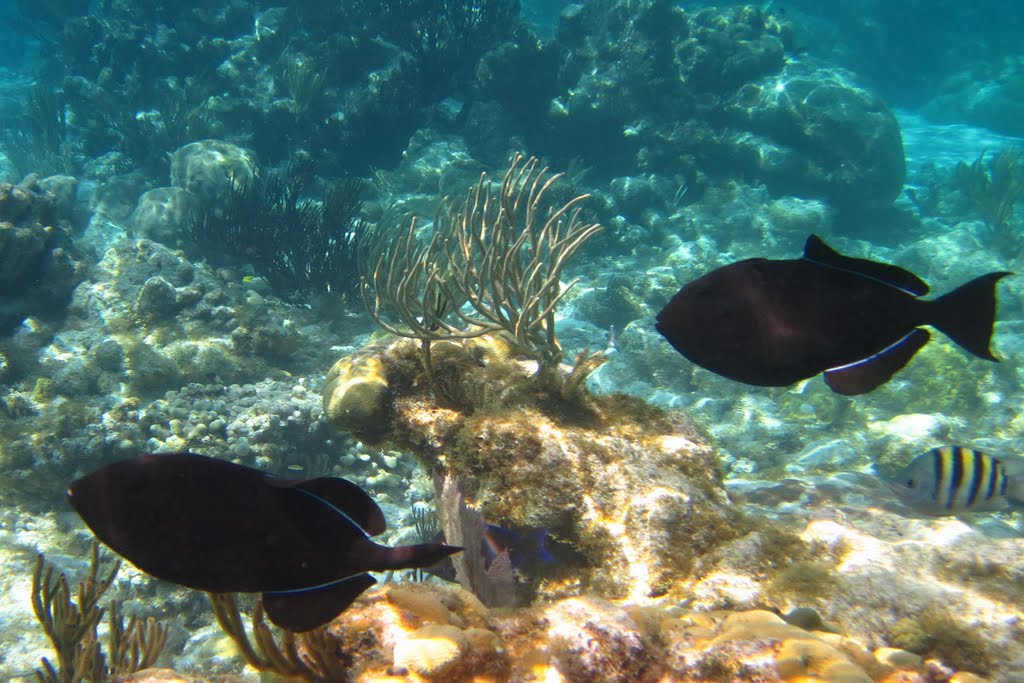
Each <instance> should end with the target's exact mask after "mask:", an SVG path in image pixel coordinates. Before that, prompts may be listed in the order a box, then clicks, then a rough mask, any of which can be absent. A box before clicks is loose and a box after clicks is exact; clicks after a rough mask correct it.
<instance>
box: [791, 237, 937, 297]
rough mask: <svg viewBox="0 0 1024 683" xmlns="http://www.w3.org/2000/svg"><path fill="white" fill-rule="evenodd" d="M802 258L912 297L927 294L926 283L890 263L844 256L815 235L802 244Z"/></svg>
mask: <svg viewBox="0 0 1024 683" xmlns="http://www.w3.org/2000/svg"><path fill="white" fill-rule="evenodd" d="M804 258H805V259H807V260H808V261H814V262H815V263H818V264H820V265H823V266H829V267H830V268H838V269H839V270H845V271H848V272H851V273H857V274H858V275H863V276H864V277H869V278H871V279H872V280H878V281H879V282H884V283H885V284H887V285H891V286H893V287H896V288H897V289H902V290H903V291H905V292H909V293H910V294H913V295H914V296H923V295H925V294H927V293H928V285H927V283H925V281H924V280H922V279H921V278H919V277H918V276H916V275H914V274H913V273H911V272H910V271H909V270H907V269H905V268H900V267H899V266H894V265H892V264H891V263H880V262H878V261H871V260H869V259H863V258H854V257H852V256H845V255H843V254H840V253H839V252H838V251H836V250H835V249H833V248H832V247H830V246H828V245H827V244H825V242H824V240H822V239H821V238H820V237H818V236H817V235H811V236H810V237H808V238H807V242H806V244H804Z"/></svg>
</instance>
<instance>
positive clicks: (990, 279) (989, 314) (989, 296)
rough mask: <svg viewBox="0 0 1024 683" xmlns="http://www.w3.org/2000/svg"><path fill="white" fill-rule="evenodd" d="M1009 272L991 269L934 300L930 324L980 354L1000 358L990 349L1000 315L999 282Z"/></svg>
mask: <svg viewBox="0 0 1024 683" xmlns="http://www.w3.org/2000/svg"><path fill="white" fill-rule="evenodd" d="M1007 275H1012V273H1008V272H996V273H989V274H988V275H982V276H981V277H979V278H975V279H974V280H971V281H970V282H968V283H967V284H965V285H963V286H961V287H958V288H957V289H954V290H953V291H952V292H950V293H949V294H946V295H944V296H940V297H939V298H938V299H935V300H934V301H933V302H931V304H932V307H933V310H932V313H931V318H932V319H931V320H930V321H929V324H931V325H933V326H934V327H936V328H937V329H939V330H941V331H942V332H943V333H944V334H945V335H946V336H947V337H949V338H950V339H952V340H953V341H954V342H956V343H957V344H958V345H959V346H961V347H962V348H964V349H966V350H967V351H970V352H971V353H973V354H974V355H975V356H978V357H979V358H984V359H986V360H998V359H997V358H996V357H995V356H993V355H992V351H990V350H989V344H990V343H991V341H992V329H993V327H994V325H995V318H996V283H997V282H999V281H1000V280H1002V279H1003V278H1004V277H1006V276H1007Z"/></svg>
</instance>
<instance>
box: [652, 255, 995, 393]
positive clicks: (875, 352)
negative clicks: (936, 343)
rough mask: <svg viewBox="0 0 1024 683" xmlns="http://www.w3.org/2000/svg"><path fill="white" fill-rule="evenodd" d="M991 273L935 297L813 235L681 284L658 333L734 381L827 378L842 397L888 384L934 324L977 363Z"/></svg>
mask: <svg viewBox="0 0 1024 683" xmlns="http://www.w3.org/2000/svg"><path fill="white" fill-rule="evenodd" d="M1007 275H1010V273H1006V272H997V273H989V274H988V275H983V276H981V277H979V278H977V279H976V280H972V281H971V282H968V283H967V284H965V285H964V286H962V287H960V288H959V289H957V290H955V291H953V292H950V293H949V294H946V295H945V296H941V297H939V298H938V299H935V300H933V301H924V300H922V299H919V298H918V297H920V296H922V295H924V294H927V293H928V285H926V284H925V283H924V282H923V281H922V280H921V279H920V278H919V277H917V276H916V275H914V274H913V273H911V272H910V271H907V270H904V269H902V268H899V267H898V266H893V265H889V264H886V263H878V262H876V261H869V260H867V259H857V258H851V257H849V256H843V255H842V254H840V253H838V252H837V251H835V250H833V249H832V248H831V247H829V246H828V245H827V244H825V243H824V242H822V241H821V239H819V238H818V237H817V236H816V235H811V236H810V237H808V238H807V244H806V245H805V247H804V257H803V258H800V259H793V260H787V261H781V260H769V259H763V258H755V259H748V260H746V261H740V262H738V263H733V264H730V265H728V266H723V267H721V268H719V269H717V270H714V271H712V272H710V273H708V274H707V275H704V276H703V277H700V278H698V279H696V280H694V281H693V282H691V283H689V284H688V285H686V286H684V287H683V288H682V289H680V290H679V292H678V293H677V294H676V295H675V296H674V297H673V298H672V300H671V301H669V303H668V305H667V306H665V308H664V309H662V311H661V312H660V313H659V314H658V322H657V328H658V331H659V332H661V334H662V335H664V337H665V338H666V339H668V341H669V342H670V343H671V344H672V346H674V347H675V348H676V350H677V351H679V353H681V354H683V355H684V356H686V357H687V358H689V359H690V360H691V361H693V362H694V363H696V364H697V365H700V366H702V367H705V368H707V369H708V370H711V371H712V372H716V373H718V374H720V375H723V376H725V377H728V378H729V379H733V380H737V381H739V382H745V383H747V384H755V385H759V386H785V385H787V384H793V383H794V382H797V381H799V380H802V379H807V378H808V377H813V376H814V375H816V374H818V373H819V372H824V373H825V382H826V383H827V384H828V386H829V387H830V388H831V389H832V390H833V391H835V392H837V393H840V394H847V395H854V394H863V393H866V392H868V391H871V390H872V389H874V388H876V387H878V386H880V385H882V384H884V383H885V382H886V381H888V380H889V379H890V378H891V377H892V376H893V375H894V374H895V373H896V372H897V371H898V370H899V369H900V368H902V367H903V366H904V365H906V364H907V363H908V362H909V361H910V359H911V357H912V356H913V355H914V354H915V353H917V351H918V350H920V349H921V347H922V346H924V345H925V344H926V343H927V342H928V339H929V338H930V335H929V333H928V332H927V330H923V329H920V326H921V325H931V326H932V327H935V328H937V329H939V330H941V331H942V332H944V333H945V334H946V335H947V336H948V337H949V338H950V339H952V340H953V341H954V342H956V343H957V344H959V345H960V346H961V347H963V348H964V349H966V350H967V351H970V352H971V353H973V354H974V355H976V356H978V357H979V358H985V359H987V360H993V361H994V360H996V358H995V357H994V356H993V355H992V353H991V351H989V342H990V341H991V338H992V327H993V325H994V321H995V308H996V297H995V285H996V282H998V281H999V280H1000V279H1002V278H1004V277H1006V276H1007Z"/></svg>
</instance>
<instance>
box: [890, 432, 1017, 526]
mask: <svg viewBox="0 0 1024 683" xmlns="http://www.w3.org/2000/svg"><path fill="white" fill-rule="evenodd" d="M1007 464H1008V461H1003V460H999V459H998V458H993V457H992V456H990V455H988V454H986V453H982V452H981V451H977V450H974V449H973V448H964V447H963V446H943V447H941V448H935V449H933V450H930V451H928V452H927V453H922V454H921V455H919V456H917V457H916V458H914V460H913V462H911V463H910V464H909V465H907V466H906V467H905V468H904V469H903V471H902V472H900V474H899V476H898V477H897V478H896V481H895V482H894V483H893V484H892V488H893V491H895V492H896V494H897V495H898V496H899V497H900V499H901V500H902V501H903V502H904V503H906V504H907V505H909V506H910V507H912V508H914V509H915V510H918V511H919V512H922V513H924V514H929V515H956V514H959V513H961V512H983V511H986V510H999V509H1002V508H1004V507H1006V506H1007V504H1008V503H1010V502H1013V503H1021V504H1024V477H1021V476H1020V469H1021V467H1019V466H1016V465H1017V462H1016V461H1014V462H1013V464H1014V465H1015V467H1013V468H1012V469H1013V471H1010V470H1008V468H1007Z"/></svg>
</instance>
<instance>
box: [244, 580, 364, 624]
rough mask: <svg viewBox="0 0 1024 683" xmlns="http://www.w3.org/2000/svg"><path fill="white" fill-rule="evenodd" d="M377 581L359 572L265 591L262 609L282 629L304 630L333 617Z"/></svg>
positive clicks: (324, 622)
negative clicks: (312, 584) (321, 582)
mask: <svg viewBox="0 0 1024 683" xmlns="http://www.w3.org/2000/svg"><path fill="white" fill-rule="evenodd" d="M375 583H377V581H376V579H374V578H373V577H372V576H370V575H369V574H356V575H355V576H348V577H346V578H344V579H342V580H340V581H335V582H334V583H329V584H327V585H325V586H316V587H314V588H305V589H302V590H296V591H283V592H277V593H264V594H263V609H265V610H266V612H267V616H268V617H270V620H271V621H272V622H274V623H275V624H277V625H278V626H280V627H281V628H283V629H285V630H286V631H294V632H295V633H302V632H303V631H310V630H312V629H314V628H316V627H317V626H322V625H324V624H326V623H327V622H329V621H331V620H332V619H334V618H335V617H336V616H338V615H339V614H341V613H342V612H344V611H345V610H346V609H348V607H349V605H351V604H352V603H353V602H355V600H356V598H358V597H359V596H360V594H362V592H363V591H365V590H366V589H367V588H369V587H370V586H372V585H373V584H375Z"/></svg>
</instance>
